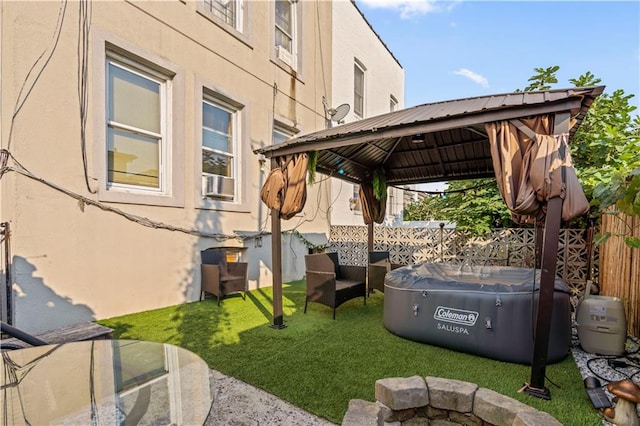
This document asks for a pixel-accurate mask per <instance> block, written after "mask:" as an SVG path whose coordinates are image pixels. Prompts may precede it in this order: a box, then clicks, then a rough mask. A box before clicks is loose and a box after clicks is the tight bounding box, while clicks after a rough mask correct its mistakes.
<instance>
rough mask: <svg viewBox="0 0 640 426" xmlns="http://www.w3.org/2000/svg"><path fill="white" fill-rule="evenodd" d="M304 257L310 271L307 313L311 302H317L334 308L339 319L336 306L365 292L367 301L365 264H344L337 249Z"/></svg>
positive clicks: (365, 302)
mask: <svg viewBox="0 0 640 426" xmlns="http://www.w3.org/2000/svg"><path fill="white" fill-rule="evenodd" d="M304 261H305V265H306V272H307V297H306V299H305V301H304V312H305V313H306V312H307V304H308V303H309V302H317V303H322V304H323V305H325V306H329V307H330V308H333V319H336V308H337V307H338V306H340V305H342V304H343V303H344V302H346V301H348V300H351V299H353V298H355V297H360V296H362V299H363V301H364V304H365V305H366V304H367V287H366V282H365V281H366V277H367V275H366V274H367V273H366V268H365V267H364V266H348V265H340V264H339V262H338V254H337V253H320V254H310V255H308V256H305V258H304Z"/></svg>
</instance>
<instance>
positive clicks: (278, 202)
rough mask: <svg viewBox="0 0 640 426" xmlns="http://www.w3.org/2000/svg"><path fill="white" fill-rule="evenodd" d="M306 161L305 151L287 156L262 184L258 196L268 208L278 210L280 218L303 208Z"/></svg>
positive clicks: (305, 192)
mask: <svg viewBox="0 0 640 426" xmlns="http://www.w3.org/2000/svg"><path fill="white" fill-rule="evenodd" d="M279 162H282V159H280V161H279ZM308 162H309V156H308V155H307V153H305V152H303V153H299V154H295V155H291V156H287V157H286V158H285V159H284V162H283V163H282V164H281V165H280V167H275V168H274V169H272V170H271V173H269V176H268V177H267V180H266V181H265V182H264V185H263V186H262V190H261V191H260V198H261V199H262V201H263V202H264V203H265V204H266V205H267V207H269V208H270V209H275V210H279V211H280V218H281V219H285V220H288V219H291V218H292V217H293V216H295V215H296V214H298V213H300V212H301V211H302V209H303V208H304V204H305V203H306V201H307V185H306V182H305V180H306V178H307V164H308Z"/></svg>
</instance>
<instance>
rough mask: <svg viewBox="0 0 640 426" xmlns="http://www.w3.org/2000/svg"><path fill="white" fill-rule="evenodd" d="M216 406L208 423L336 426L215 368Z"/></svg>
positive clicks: (214, 392) (213, 388)
mask: <svg viewBox="0 0 640 426" xmlns="http://www.w3.org/2000/svg"><path fill="white" fill-rule="evenodd" d="M210 380H211V388H212V393H213V405H212V406H211V412H210V413H209V417H208V418H207V421H206V423H205V425H207V426H212V425H216V426H218V425H225V426H226V425H230V426H269V425H273V426H333V423H331V422H329V421H327V420H324V419H321V418H320V417H318V416H315V415H313V414H311V413H309V412H307V411H304V410H302V409H301V408H298V407H296V406H294V405H292V404H290V403H288V402H285V401H283V400H281V399H279V398H277V397H276V396H274V395H272V394H270V393H268V392H265V391H263V390H262V389H258V388H255V387H253V386H250V385H248V384H246V383H245V382H242V381H240V380H237V379H234V378H233V377H229V376H225V375H224V374H222V373H220V372H218V371H215V370H212V375H211V379H210Z"/></svg>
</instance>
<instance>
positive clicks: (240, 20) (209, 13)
mask: <svg viewBox="0 0 640 426" xmlns="http://www.w3.org/2000/svg"><path fill="white" fill-rule="evenodd" d="M216 3H217V4H221V5H222V1H220V0H199V2H198V6H197V8H198V11H199V12H200V13H202V14H203V15H204V16H206V17H207V18H209V19H212V20H214V21H215V22H219V23H221V24H223V25H225V26H228V27H231V28H233V29H234V30H236V31H238V32H240V33H242V32H244V7H245V1H244V0H228V1H227V4H229V3H232V4H235V6H236V12H235V17H234V20H233V22H229V21H228V20H227V18H226V17H225V18H222V17H220V16H219V15H218V14H217V13H216V12H215V11H213V10H212V9H213V8H215V4H216Z"/></svg>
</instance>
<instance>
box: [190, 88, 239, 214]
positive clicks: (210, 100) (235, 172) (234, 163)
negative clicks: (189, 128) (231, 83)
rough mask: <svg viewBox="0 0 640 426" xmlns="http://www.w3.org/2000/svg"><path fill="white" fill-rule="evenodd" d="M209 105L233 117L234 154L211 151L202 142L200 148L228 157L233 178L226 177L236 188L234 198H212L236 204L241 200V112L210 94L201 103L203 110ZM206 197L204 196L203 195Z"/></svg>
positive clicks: (204, 95)
mask: <svg viewBox="0 0 640 426" xmlns="http://www.w3.org/2000/svg"><path fill="white" fill-rule="evenodd" d="M205 103H206V104H209V105H211V106H213V107H215V108H218V109H220V110H222V111H225V112H227V113H229V115H230V116H231V118H230V122H231V139H232V142H231V143H232V147H233V149H232V152H231V153H229V152H226V151H219V150H215V149H211V148H208V147H205V146H204V143H203V141H202V140H201V141H200V147H201V149H202V151H210V152H213V153H215V154H217V155H223V156H226V157H229V158H230V160H229V161H230V164H231V173H230V174H231V176H225V177H229V178H232V179H234V188H233V197H225V196H219V197H216V196H210V197H212V198H215V199H220V200H222V201H228V202H236V201H237V200H238V198H239V188H240V183H241V182H240V180H241V176H240V173H239V171H240V160H239V158H240V152H241V143H240V141H241V139H240V137H239V134H240V127H241V126H240V124H241V123H240V119H241V118H240V112H239V110H238V108H236V107H235V106H233V105H231V104H229V103H227V102H224V101H221V100H220V99H218V98H216V97H215V96H213V95H210V94H208V93H203V95H202V103H201V108H203V109H204V104H205ZM200 129H201V131H202V130H203V129H204V124H203V123H202V121H201V122H200ZM210 130H212V131H216V130H215V129H210ZM200 166H201V167H202V153H201V155H200ZM202 176H214V174H212V173H206V172H205V171H204V170H203V171H202ZM203 196H204V194H203Z"/></svg>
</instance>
